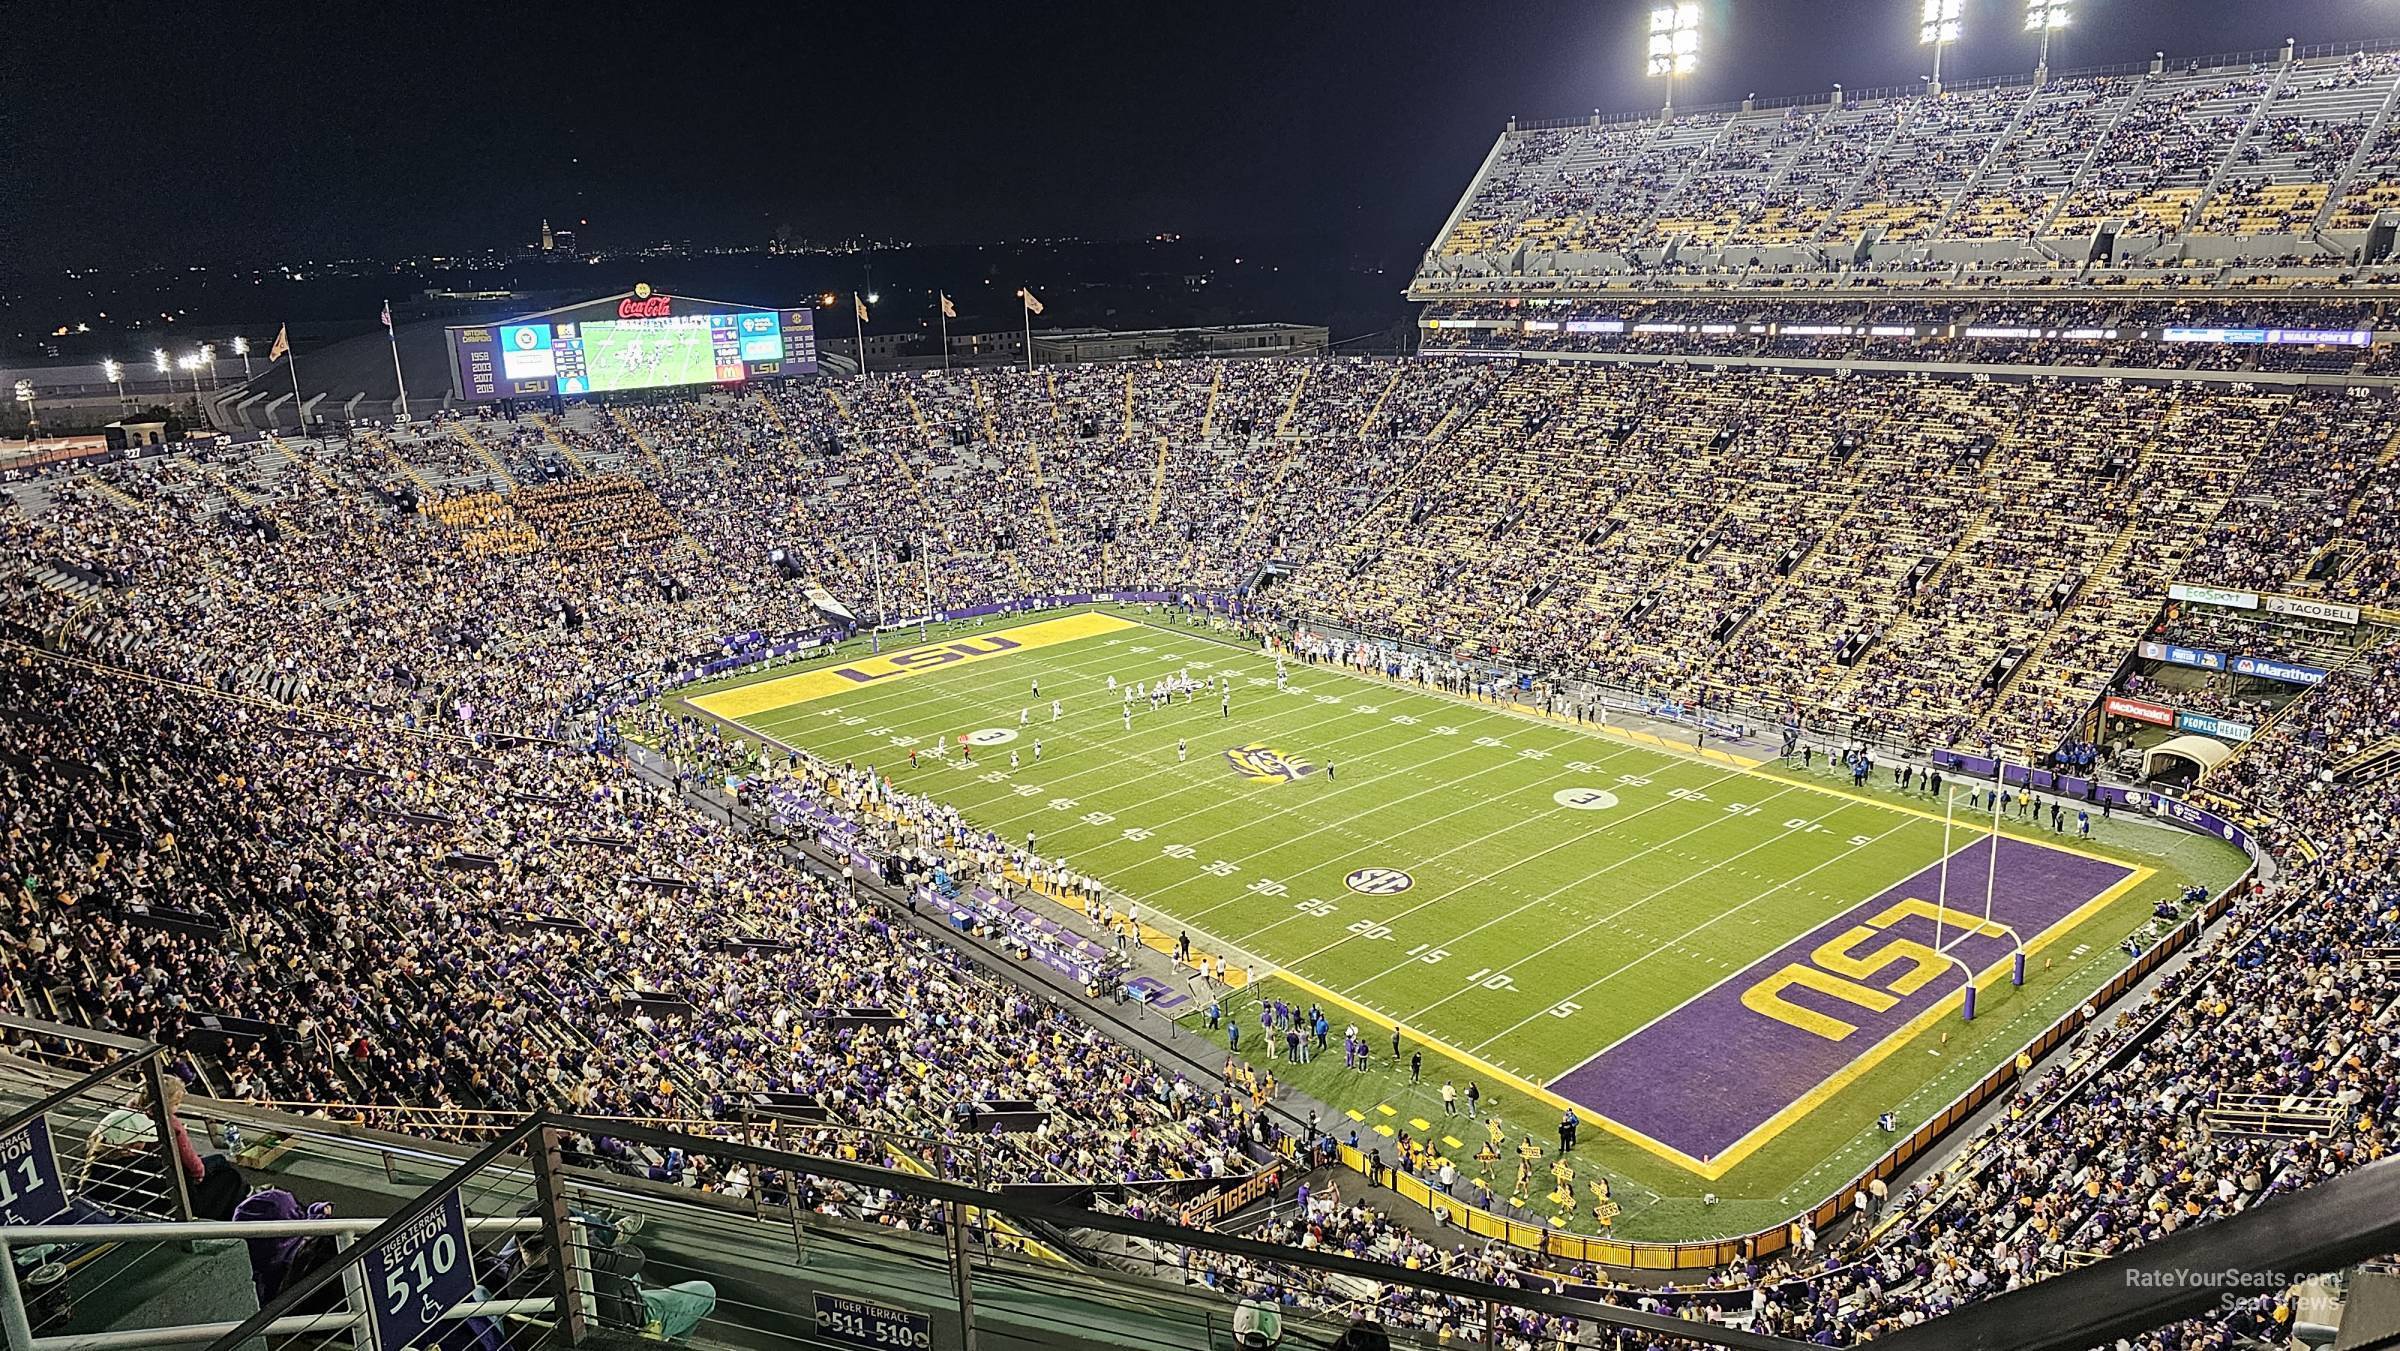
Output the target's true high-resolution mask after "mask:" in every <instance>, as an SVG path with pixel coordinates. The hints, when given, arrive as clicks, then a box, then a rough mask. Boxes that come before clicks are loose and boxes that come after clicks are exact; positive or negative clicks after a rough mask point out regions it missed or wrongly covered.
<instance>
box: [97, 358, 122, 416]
mask: <svg viewBox="0 0 2400 1351" xmlns="http://www.w3.org/2000/svg"><path fill="white" fill-rule="evenodd" d="M100 378H101V379H103V380H106V381H107V382H109V383H110V384H112V385H115V386H116V387H117V411H119V412H123V411H124V410H125V363H124V362H122V361H119V360H117V359H116V358H115V357H102V358H100Z"/></svg>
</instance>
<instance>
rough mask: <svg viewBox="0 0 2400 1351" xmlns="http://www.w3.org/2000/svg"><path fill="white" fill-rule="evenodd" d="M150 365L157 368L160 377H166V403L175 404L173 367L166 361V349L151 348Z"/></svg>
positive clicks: (171, 363)
mask: <svg viewBox="0 0 2400 1351" xmlns="http://www.w3.org/2000/svg"><path fill="white" fill-rule="evenodd" d="M150 364H151V365H153V366H156V367H157V368H158V373H159V374H160V375H163V376H165V377H167V402H168V403H173V402H175V365H174V363H173V362H171V361H169V360H167V349H166V348H164V347H153V348H151V349H150Z"/></svg>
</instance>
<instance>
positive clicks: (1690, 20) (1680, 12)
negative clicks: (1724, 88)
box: [1649, 0, 1700, 117]
mask: <svg viewBox="0 0 2400 1351" xmlns="http://www.w3.org/2000/svg"><path fill="white" fill-rule="evenodd" d="M1699 68H1700V6H1699V5H1698V3H1696V0H1683V3H1681V4H1674V5H1661V6H1659V7H1658V8H1656V9H1654V10H1651V11H1650V64H1649V72H1650V73H1651V74H1652V75H1659V76H1664V77H1665V78H1666V81H1667V106H1666V111H1665V113H1664V114H1663V115H1664V116H1668V117H1672V116H1674V115H1675V80H1676V77H1677V76H1681V75H1689V74H1691V73H1692V72H1693V71H1695V70H1697V69H1699Z"/></svg>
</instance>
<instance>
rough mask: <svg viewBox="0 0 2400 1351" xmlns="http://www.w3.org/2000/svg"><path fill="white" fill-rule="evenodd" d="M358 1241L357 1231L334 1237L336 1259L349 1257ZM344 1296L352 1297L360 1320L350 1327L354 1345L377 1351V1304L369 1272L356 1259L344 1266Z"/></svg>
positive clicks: (350, 1304)
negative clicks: (371, 1291) (374, 1312)
mask: <svg viewBox="0 0 2400 1351" xmlns="http://www.w3.org/2000/svg"><path fill="white" fill-rule="evenodd" d="M357 1245H358V1235H356V1234H340V1235H336V1236H335V1238H334V1240H333V1250H334V1253H335V1260H336V1261H340V1260H343V1259H345V1258H347V1257H348V1256H349V1253H350V1250H351V1249H352V1248H353V1247H356V1246H357ZM342 1298H343V1299H344V1300H346V1301H348V1309H349V1312H350V1314H351V1315H352V1316H353V1317H355V1318H356V1319H357V1320H358V1321H357V1322H356V1323H353V1324H352V1325H351V1327H350V1345H351V1346H353V1347H355V1348H357V1351H375V1319H374V1318H373V1316H372V1314H373V1310H374V1308H375V1305H374V1304H373V1302H372V1297H371V1296H370V1295H369V1294H368V1292H367V1276H366V1273H365V1272H364V1271H362V1270H360V1269H359V1264H358V1263H356V1262H351V1263H350V1264H349V1265H347V1266H345V1267H343V1268H342Z"/></svg>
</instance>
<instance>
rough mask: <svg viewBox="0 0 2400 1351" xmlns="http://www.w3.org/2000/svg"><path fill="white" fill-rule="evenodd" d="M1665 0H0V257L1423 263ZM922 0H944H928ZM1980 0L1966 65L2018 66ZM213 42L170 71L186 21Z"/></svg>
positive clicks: (2102, 26) (1616, 89)
mask: <svg viewBox="0 0 2400 1351" xmlns="http://www.w3.org/2000/svg"><path fill="white" fill-rule="evenodd" d="M2072 3H2073V6H2074V21H2073V23H2072V25H2071V26H2070V27H2068V28H2067V29H2065V30H2063V31H2061V32H2060V33H2059V34H2058V35H2057V38H2058V41H2057V46H2056V48H2055V50H2054V51H2053V53H2052V56H2051V64H2052V67H2053V69H2056V70H2067V69H2073V68H2080V67H2087V66H2092V65H2098V64H2119V63H2127V64H2131V63H2139V62H2142V61H2145V60H2147V59H2148V57H2149V56H2150V54H2151V53H2152V52H2153V51H2158V50H2165V51H2166V52H2168V53H2169V55H2170V56H2172V57H2174V58H2176V59H2183V58H2188V57H2192V56H2201V55H2210V54H2217V53H2222V52H2227V51H2241V50H2253V49H2255V50H2270V49H2272V48H2274V47H2276V46H2278V45H2279V44H2280V43H2281V41H2282V40H2283V39H2284V38H2285V37H2286V36H2293V37H2297V38H2298V39H2299V40H2300V41H2301V42H2302V43H2303V44H2310V43H2344V42H2371V41H2375V40H2377V39H2400V6H2396V5H2395V4H2394V3H2393V2H2392V0H2283V3H2280V4H2277V5H2272V6H2267V5H2259V4H2256V3H2247V2H2243V0H2072ZM1919 9H1920V6H1919V4H1918V2H1917V0H1701V3H1700V6H1699V12H1698V15H1697V17H1698V19H1699V37H1698V43H1699V47H1700V51H1699V55H1698V58H1697V61H1696V62H1695V63H1694V69H1692V70H1691V72H1690V73H1689V74H1688V75H1685V76H1683V77H1681V78H1679V79H1678V81H1677V91H1676V96H1677V102H1678V103H1679V104H1681V105H1684V106H1687V107H1688V106H1693V105H1697V104H1702V103H1709V102H1718V101H1729V100H1736V99H1739V98H1741V97H1743V96H1744V95H1746V94H1751V93H1756V94H1759V95H1761V96H1762V97H1787V96H1793V95H1803V94H1811V93H1816V92H1820V91H1827V90H1830V89H1831V87H1832V86H1833V85H1834V84H1835V83H1841V84H1843V85H1844V86H1845V87H1847V88H1848V89H1851V90H1853V91H1858V90H1865V89H1870V88H1884V87H1912V86H1914V85H1916V84H1917V83H1918V81H1919V80H1920V79H1921V77H1922V76H1923V75H1924V74H1925V73H1926V72H1927V69H1928V67H1929V64H1930V53H1929V51H1928V50H1927V49H1925V48H1923V47H1922V46H1921V45H1920V44H1919V42H1918V26H1919V19H1920V14H1919ZM1650 12H1651V5H1650V4H1649V3H1647V2H1646V0H1575V2H1572V3H1570V2H1568V0H1496V2H1494V3H1487V4H1481V5H1476V6H1472V7H1460V6H1457V5H1453V4H1438V5H1437V4H1423V3H1417V2H1416V0H1388V2H1387V3H1382V4H1366V3H1357V2H1355V0H1331V2H1330V3H1323V4H1317V5H1299V4H1296V3H1292V2H1291V0H1282V2H1280V3H1265V2H1264V0H1259V2H1254V3H1244V2H1243V0H1235V3H1231V4H1226V5H1220V6H1212V7H1209V8H1207V9H1204V10H1177V11H1173V12H1172V13H1171V14H1170V13H1169V12H1168V11H1163V10H1158V9H1155V8H1152V7H1141V6H1133V7H1128V6H1119V5H1102V4H1097V3H1093V0H1058V2H1057V3H1054V4H1051V5H1047V6H1041V7H1038V8H1035V7H1014V6H984V7H969V6H946V5H935V6H932V7H931V8H930V10H928V9H927V8H926V7H882V8H877V7H843V8H841V9H839V10H836V11H831V12H827V11H823V10H820V9H817V8H813V7H812V8H809V9H806V10H800V9H787V10H777V11H769V12H766V13H765V14H763V16H744V17H743V18H742V19H741V20H739V21H738V22H737V21H731V20H726V21H718V22H716V23H714V24H713V26H712V21H711V18H710V17H709V16H707V15H705V14H703V15H686V14H678V15H676V16H675V21H674V22H673V23H672V24H671V25H661V24H658V23H656V22H655V20H656V18H657V17H658V15H657V11H656V10H655V9H654V8H651V7H647V6H644V7H639V8H636V7H633V6H629V5H622V4H616V3H610V2H609V0H595V2H594V3H592V4H589V5H586V6H584V7H582V8H579V9H578V10H576V11H574V13H573V18H572V22H571V23H570V22H566V21H564V20H563V19H562V17H561V16H560V15H556V14H553V15H548V16H544V15H542V14H539V13H537V12H535V11H532V10H525V9H510V8H505V7H496V6H492V5H489V4H479V5H461V4H449V3H432V4H427V5H422V6H412V7H408V8H406V9H405V10H399V9H383V10H365V9H361V10H356V11H350V12H346V13H345V12H339V11H328V10H327V9H326V8H324V7H322V6H310V7H306V8H303V7H300V6H297V5H279V4H275V3H271V2H266V0H262V2H261V3H254V4H243V5H235V4H230V3H224V2H223V0H191V2H190V3H182V4H177V5H174V6H166V5H153V6H146V7H137V8H136V9H135V10H133V11H130V12H126V13H124V14H119V13H116V12H112V13H111V14H110V16H109V20H108V22H105V23H102V22H92V21H90V16H89V15H87V14H85V13H83V12H80V11H76V10H74V9H73V8H72V7H60V6H43V7H36V8H35V9H34V10H32V11H28V12H27V13H24V14H21V15H18V16H15V19H14V24H15V31H14V32H13V33H12V40H11V42H10V43H9V44H7V46H8V51H7V54H5V55H0V136H5V138H6V139H7V141H8V143H9V144H10V145H11V147H12V150H13V151H14V152H16V157H17V163H16V164H15V165H14V166H13V167H12V171H11V173H10V174H9V175H7V176H6V179H5V184H4V186H0V206H4V207H5V210H0V269H6V270H7V271H8V272H11V273H19V274H22V273H27V272H45V271H56V270H58V269H63V268H67V267H78V268H81V267H101V268H127V267H133V266H138V265H141V264H144V263H156V262H160V261H166V260H177V261H180V262H182V263H184V264H187V265H194V266H211V267H235V266H255V265H260V264H265V263H269V262H289V261H292V260H296V259H301V258H311V257H314V258H338V257H374V258H393V257H416V256H428V255H458V254H472V253H476V252H479V251H482V250H485V249H493V248H499V249H505V248H507V247H509V246H510V245H511V244H513V243H515V242H517V241H519V240H521V239H523V238H526V237H529V236H530V235H531V233H532V232H534V231H535V230H537V229H538V222H539V221H540V220H541V219H542V218H543V217H544V216H548V217H549V218H551V219H552V221H553V223H554V224H556V223H559V222H563V221H566V220H576V221H579V222H583V221H588V222H589V223H588V224H579V225H578V226H577V227H575V228H576V229H577V230H578V233H579V234H587V235H589V236H591V237H592V238H595V239H603V240H606V241H609V246H610V247H619V248H622V247H635V246H637V245H636V244H635V241H655V240H660V239H682V240H691V241H693V242H694V243H695V244H696V245H701V246H717V245H725V244H734V243H739V242H746V241H755V242H760V243H763V242H765V241H767V240H770V239H772V238H773V237H774V236H775V235H776V233H777V232H778V231H779V230H782V229H786V228H788V229H789V230H790V231H791V232H792V233H793V234H795V235H799V236H802V237H809V238H820V239H848V238H883V239H906V240H915V241H924V242H930V243H955V242H960V241H970V240H977V239H1001V238H1008V237H1023V236H1047V235H1059V234H1069V233H1072V234H1077V235H1084V236H1094V237H1103V238H1138V237H1141V236H1144V235H1149V234H1152V233H1157V232H1174V233H1185V234H1192V235H1207V234H1218V235H1230V234H1242V235H1252V236H1258V235H1266V236H1272V235H1277V234H1289V235H1295V236H1297V235H1310V236H1320V237H1330V238H1334V239H1338V240H1341V241H1343V242H1344V244H1345V245H1346V246H1347V247H1349V248H1352V249H1354V250H1357V251H1362V252H1367V253H1372V254H1375V255H1376V256H1378V257H1381V258H1385V259H1388V260H1390V261H1392V262H1393V263H1395V264H1396V265H1405V264H1406V263H1407V262H1408V261H1410V260H1411V259H1412V258H1413V255H1414V253H1415V252H1416V251H1417V250H1418V249H1421V248H1422V247H1423V246H1424V244H1425V242H1426V241H1427V240H1428V239H1430V238H1431V236H1432V235H1433V233H1434V232H1435V230H1436V229H1437V228H1438V226H1439V225H1440V222H1441V219H1442V217H1443V216H1444V215H1445V214H1446V213H1447V211H1448V210H1449V208H1450V207H1451V206H1452V205H1453V204H1454V203H1455V201H1456V196H1457V193H1458V190H1459V188H1460V186H1461V185H1462V184H1463V183H1465V182H1466V181H1467V180H1468V178H1469V177H1470V176H1471V174H1472V173H1473V171H1474V167H1475V165H1476V163H1477V162H1479V161H1480V159H1481V157H1482V156H1483V154H1484V153H1485V152H1486V151H1487V150H1488V149H1489V147H1490V145H1491V140H1492V137H1493V135H1494V134H1495V133H1496V132H1497V131H1498V130H1499V129H1500V127H1501V125H1502V124H1503V123H1504V122H1505V121H1506V120H1507V119H1508V118H1509V117H1511V116H1522V117H1529V118H1531V117H1559V116H1576V115H1580V114H1584V113H1588V112H1591V111H1594V110H1598V111H1602V112H1607V113H1628V112H1636V111H1640V110H1643V109H1646V108H1653V107H1656V106H1657V105H1658V103H1660V102H1661V101H1663V98H1664V93H1665V90H1664V87H1663V82H1662V81H1660V80H1656V79H1648V78H1645V77H1644V75H1643V73H1642V66H1643V52H1644V47H1645V44H1646V41H1647V27H1648V22H1649V15H1650ZM929 15H930V16H931V17H929ZM2023 17H2024V0H1965V3H1964V5H1963V7H1962V10H1961V15H1960V21H1959V22H1960V39H1959V41H1958V43H1957V44H1956V45H1955V46H1953V47H1951V48H1949V49H1948V51H1947V53H1946V57H1945V62H1944V66H1943V73H1944V75H1945V77H1946V78H1947V79H1948V80H1950V81H1952V82H1956V81H1960V80H1966V79H1974V78H1979V77H1988V76H1994V75H2003V74H2014V73H2021V72H2024V71H2026V70H2029V69H2030V68H2031V66H2032V65H2033V61H2034V38H2033V36H2032V35H2030V34H2028V33H2026V32H2025V31H2024V30H2023ZM203 51H204V52H206V53H207V54H208V59H207V61H206V62H205V64H204V65H203V66H200V67H196V68H187V58H188V56H189V55H190V54H191V53H194V52H203Z"/></svg>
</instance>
